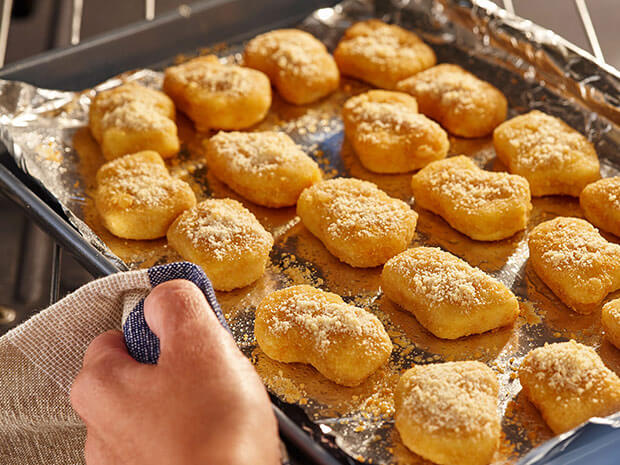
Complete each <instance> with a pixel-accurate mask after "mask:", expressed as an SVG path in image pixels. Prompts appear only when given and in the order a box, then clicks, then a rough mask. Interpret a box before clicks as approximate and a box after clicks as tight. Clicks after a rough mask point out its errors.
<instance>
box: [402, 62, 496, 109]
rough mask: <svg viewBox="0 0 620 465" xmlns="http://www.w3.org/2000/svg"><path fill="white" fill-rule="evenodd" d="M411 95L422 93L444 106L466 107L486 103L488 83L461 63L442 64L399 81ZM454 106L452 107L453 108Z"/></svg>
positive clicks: (470, 107)
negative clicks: (469, 71) (461, 65)
mask: <svg viewBox="0 0 620 465" xmlns="http://www.w3.org/2000/svg"><path fill="white" fill-rule="evenodd" d="M399 88H400V89H401V90H404V91H406V92H409V93H411V94H412V95H414V96H415V95H420V96H422V95H423V96H425V98H427V99H432V100H433V101H436V102H437V105H438V106H441V107H445V108H452V107H457V108H458V110H459V111H463V112H465V111H467V110H471V109H473V108H476V107H478V106H480V105H485V103H484V102H486V101H487V100H488V99H489V98H490V96H489V94H488V90H489V88H490V85H489V84H488V83H486V82H484V81H481V80H480V79H478V78H477V77H476V76H474V75H473V74H471V73H468V72H467V71H465V70H464V69H462V68H461V67H460V66H456V65H450V64H442V65H438V66H435V67H433V68H429V69H427V70H425V71H422V72H420V73H418V74H416V75H415V76H412V77H410V78H408V79H406V80H404V81H402V82H401V83H400V84H399ZM453 110H454V109H453Z"/></svg>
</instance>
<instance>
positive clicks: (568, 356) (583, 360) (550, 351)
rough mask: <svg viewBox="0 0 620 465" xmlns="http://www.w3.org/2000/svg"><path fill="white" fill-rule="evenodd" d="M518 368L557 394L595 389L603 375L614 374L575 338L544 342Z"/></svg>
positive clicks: (605, 376) (578, 393) (594, 352)
mask: <svg viewBox="0 0 620 465" xmlns="http://www.w3.org/2000/svg"><path fill="white" fill-rule="evenodd" d="M521 369H523V370H525V371H526V372H529V373H530V374H532V375H534V376H535V377H536V379H537V380H539V381H540V382H541V383H542V384H545V385H547V386H549V387H550V388H551V389H553V390H555V391H557V392H558V393H559V394H563V393H566V392H569V393H572V394H576V395H582V394H584V393H586V392H588V391H597V390H598V389H599V388H601V387H602V386H603V385H604V384H605V383H604V380H605V379H606V378H609V377H610V376H612V377H613V376H615V374H614V373H613V372H612V371H611V370H609V369H608V368H607V367H606V366H605V365H604V364H603V361H602V360H601V358H600V357H599V356H598V354H597V353H596V351H595V350H594V349H593V348H591V347H588V346H585V345H583V344H579V343H577V342H575V341H574V340H570V341H569V342H560V343H556V344H545V345H544V346H543V347H539V348H537V349H534V350H532V351H531V352H530V353H529V354H528V355H527V357H526V359H525V360H524V362H523V366H522V368H521Z"/></svg>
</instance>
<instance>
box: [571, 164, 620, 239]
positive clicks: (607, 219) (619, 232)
mask: <svg viewBox="0 0 620 465" xmlns="http://www.w3.org/2000/svg"><path fill="white" fill-rule="evenodd" d="M579 204H580V205H581V208H582V209H583V212H584V214H585V216H586V218H587V219H588V221H590V223H592V224H593V225H595V226H598V227H599V228H601V229H604V230H605V231H609V232H610V233H613V234H615V235H616V236H618V237H620V176H614V177H612V178H605V179H601V180H599V181H596V182H593V183H592V184H588V185H587V186H586V187H585V188H584V189H583V191H581V195H580V196H579Z"/></svg>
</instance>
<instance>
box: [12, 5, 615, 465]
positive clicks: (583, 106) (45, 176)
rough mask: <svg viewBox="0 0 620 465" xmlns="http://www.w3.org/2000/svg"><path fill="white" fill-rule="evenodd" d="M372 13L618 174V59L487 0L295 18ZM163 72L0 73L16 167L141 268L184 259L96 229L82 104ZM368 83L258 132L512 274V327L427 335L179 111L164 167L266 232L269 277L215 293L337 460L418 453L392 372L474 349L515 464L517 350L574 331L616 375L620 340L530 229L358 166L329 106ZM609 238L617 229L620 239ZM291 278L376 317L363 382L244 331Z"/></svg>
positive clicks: (321, 23)
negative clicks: (585, 147)
mask: <svg viewBox="0 0 620 465" xmlns="http://www.w3.org/2000/svg"><path fill="white" fill-rule="evenodd" d="M370 17H376V18H381V19H383V20H386V21H390V22H394V23H397V24H400V25H402V26H404V27H406V28H408V29H411V30H413V31H415V32H417V33H419V34H420V35H421V36H422V37H423V38H424V39H425V40H426V41H427V42H428V43H429V44H431V46H432V47H433V49H434V50H435V52H436V54H437V57H438V61H439V62H453V63H457V64H460V65H461V66H463V67H464V68H466V69H468V70H469V71H471V72H473V73H475V74H476V75H478V76H479V77H481V78H482V79H485V80H487V81H489V82H491V83H492V84H494V85H495V86H497V87H498V88H499V89H500V90H502V92H504V94H505V95H506V97H507V98H508V101H509V103H510V114H509V117H512V116H515V115H517V114H520V113H524V112H526V111H528V110H531V109H540V110H543V111H545V112H547V113H550V114H552V115H555V116H558V117H560V118H562V119H563V120H564V121H566V122H567V123H568V124H570V125H571V126H573V127H574V128H575V129H577V130H579V131H580V132H582V133H583V134H585V135H586V136H587V137H588V139H590V140H591V141H592V142H593V143H594V145H595V147H596V150H597V152H598V154H599V157H600V160H601V174H602V175H603V176H604V177H608V176H613V175H616V174H618V173H619V172H620V156H619V155H618V143H619V141H620V127H619V125H620V102H619V98H620V97H619V96H620V75H619V73H618V72H617V71H616V70H615V69H613V68H611V67H608V66H601V65H598V64H596V63H595V62H593V61H592V60H591V59H590V58H589V57H588V56H587V54H586V53H585V52H583V51H581V50H579V49H578V48H576V47H575V46H573V45H571V44H569V43H567V42H566V41H564V40H563V39H561V38H559V37H558V36H556V35H554V34H553V33H552V32H550V31H548V30H545V29H543V28H540V27H538V26H536V25H533V24H532V23H530V22H529V21H526V20H522V19H519V18H515V17H512V16H509V15H508V14H506V13H505V12H504V11H503V10H500V9H498V8H497V7H496V6H495V5H494V4H493V3H491V2H489V1H484V0H476V1H473V2H472V1H468V0H460V1H456V0H437V1H430V0H420V1H404V0H402V1H394V2H383V1H379V0H378V1H376V2H371V1H363V0H348V1H345V2H343V3H341V4H339V5H337V6H335V7H333V8H324V9H321V10H318V11H316V12H315V13H314V14H313V15H312V16H310V17H309V18H307V19H306V21H304V22H303V24H302V25H301V26H300V27H302V28H303V29H306V30H308V31H310V32H312V33H313V34H314V35H316V36H317V37H319V38H320V39H321V40H323V41H324V42H325V43H326V44H327V46H328V47H329V48H330V49H333V48H334V46H335V44H336V43H337V41H338V39H339V37H340V36H341V34H342V32H343V31H344V30H345V29H346V28H347V27H348V26H349V25H351V24H352V23H353V22H355V21H357V20H360V19H366V18H370ZM241 47H242V44H237V45H235V46H226V47H221V46H220V47H218V48H217V49H213V50H212V52H215V53H218V54H219V55H220V56H222V57H223V58H225V59H227V60H229V61H239V60H240V54H239V51H240V50H241ZM161 77H162V76H161V73H160V72H158V71H152V70H138V71H134V72H129V73H127V74H125V75H123V76H121V77H118V78H114V79H111V80H109V81H107V82H105V83H103V84H102V85H100V86H98V87H97V89H89V90H86V91H84V92H80V93H75V92H58V91H51V90H45V89H38V88H34V87H32V86H30V85H27V84H24V83H19V82H8V81H0V112H1V116H0V124H1V128H0V137H1V139H2V141H3V142H4V143H5V144H6V146H7V147H8V149H9V151H10V152H11V153H12V155H13V156H14V158H15V160H16V161H17V163H18V164H19V166H20V167H21V168H22V169H23V170H24V171H25V172H27V173H28V174H30V175H31V176H32V177H33V178H35V179H36V180H38V181H40V182H41V183H42V184H43V185H44V186H45V187H46V188H47V189H48V190H49V191H50V192H51V193H52V194H53V195H54V196H55V197H56V198H57V199H58V201H59V202H60V203H61V205H62V206H63V208H64V210H65V213H66V215H67V217H68V219H69V221H70V222H71V223H72V224H73V225H74V226H75V227H76V228H77V229H78V230H79V231H80V232H81V233H82V235H83V236H84V237H85V239H86V240H87V241H88V242H90V243H91V244H92V245H93V246H94V247H96V248H97V249H98V250H100V251H102V252H103V253H104V254H105V255H106V256H107V257H109V258H110V259H111V260H113V261H115V262H116V263H117V264H118V265H119V266H122V267H128V268H135V267H144V266H151V265H153V264H158V263H163V262H167V261H172V260H178V259H179V258H180V257H179V256H178V255H177V254H176V253H175V252H174V250H171V249H170V248H169V247H168V246H167V244H166V241H165V240H158V241H124V240H121V239H118V238H115V237H114V236H112V235H111V234H109V233H108V232H107V231H106V230H105V229H104V228H103V227H102V225H101V222H100V220H99V218H98V216H97V214H96V211H95V209H94V208H93V202H92V192H93V189H94V174H95V172H96V169H97V167H98V166H100V165H101V163H102V162H103V159H102V157H101V154H100V153H99V150H98V148H97V145H96V144H95V143H94V141H93V140H92V139H91V137H90V135H89V133H88V130H87V129H85V125H86V124H87V119H88V107H89V104H90V101H91V98H92V96H93V95H94V93H95V90H101V89H103V88H108V87H112V86H115V85H118V84H119V83H120V82H121V81H122V80H137V81H139V82H142V83H143V84H145V85H149V86H153V87H159V86H160V85H161ZM366 89H368V87H367V86H366V85H364V84H362V83H359V82H356V81H353V80H348V79H343V83H342V86H341V88H340V90H339V91H337V92H336V93H334V94H333V95H332V96H330V97H328V98H326V99H324V100H323V101H321V102H318V103H316V104H312V105H308V106H304V107H295V106H292V105H288V104H286V103H285V102H283V101H282V100H281V99H279V97H278V96H277V95H274V103H273V107H272V109H271V111H270V113H269V115H268V116H267V118H266V120H265V121H264V122H263V123H261V124H259V125H258V126H257V127H256V128H255V129H257V130H265V129H277V130H281V131H285V132H286V133H288V134H289V135H290V136H291V137H292V138H293V139H294V140H295V141H296V142H298V143H299V144H300V145H301V146H302V147H303V148H304V149H305V150H306V151H307V152H308V153H309V154H310V155H311V156H312V157H313V158H315V159H316V160H317V162H318V163H319V165H320V166H321V168H322V169H323V171H324V173H325V176H326V177H328V178H329V177H334V176H353V177H357V178H362V179H366V180H370V181H372V182H375V183H376V184H377V185H379V187H381V188H382V189H384V190H385V191H386V192H388V193H389V194H390V195H392V196H394V197H399V198H402V199H403V200H405V201H407V202H409V203H410V204H411V205H412V206H413V208H414V209H416V211H418V213H419V214H420V218H419V221H418V228H417V233H416V237H415V239H414V244H413V245H423V244H424V245H433V246H440V247H442V248H444V249H446V250H448V251H450V252H452V253H454V254H456V255H458V256H460V257H461V258H464V259H465V260H467V261H468V262H469V263H471V264H472V265H475V266H478V267H480V268H481V269H483V270H484V271H486V272H488V273H490V274H491V275H493V276H495V277H497V278H498V279H500V280H501V281H502V282H504V283H505V284H506V285H507V286H509V287H510V288H511V289H512V290H513V292H515V294H516V295H517V296H518V297H519V299H520V301H521V316H520V317H519V320H518V322H517V323H516V324H515V326H514V328H504V329H500V330H498V331H494V332H491V333H486V334H483V335H478V336H472V337H468V338H464V339H461V340H457V341H445V340H439V339H437V338H435V337H433V336H432V335H430V334H429V333H427V332H426V331H425V330H424V329H423V328H422V327H421V326H420V325H419V324H418V323H417V322H416V320H415V319H414V318H413V317H412V316H411V315H410V314H408V313H406V312H404V311H402V310H401V309H399V308H398V307H396V306H395V305H394V304H392V303H391V302H389V300H388V299H386V298H385V297H384V296H383V295H382V293H381V290H380V287H379V279H378V278H379V273H380V269H379V268H376V269H354V268H351V267H349V266H347V265H344V264H342V263H340V262H339V261H338V260H337V259H335V258H334V257H332V256H331V255H330V254H329V253H328V252H326V251H325V249H324V248H323V246H322V245H321V243H320V242H319V241H318V240H316V239H315V238H314V237H312V235H311V234H309V232H308V231H307V230H305V228H304V227H303V225H301V224H300V222H299V219H298V218H297V217H296V216H295V211H294V208H284V209H268V208H262V207H258V206H256V205H252V204H251V203H249V202H247V201H244V200H243V199H241V198H239V197H238V196H237V195H236V194H234V193H233V192H232V191H230V190H229V189H228V188H227V187H226V186H225V185H223V184H222V183H221V182H219V181H218V180H217V179H216V178H215V177H213V175H212V174H211V173H210V172H209V170H208V167H207V166H205V163H204V159H203V157H202V145H201V144H202V141H203V140H204V138H206V137H208V136H209V135H208V134H196V133H195V132H194V130H193V128H192V126H191V124H189V122H188V121H187V120H186V119H184V118H183V117H182V116H181V117H180V118H179V121H178V123H179V133H180V136H181V138H182V140H183V149H182V151H181V153H180V154H179V156H178V157H177V158H176V159H175V160H174V161H172V162H170V164H169V167H170V170H171V172H172V174H173V175H175V176H178V177H181V178H183V179H186V180H187V181H188V182H190V184H191V185H192V186H193V188H194V190H195V191H196V193H197V195H198V197H199V198H200V199H202V198H206V197H211V196H212V197H232V198H236V199H238V200H240V201H243V202H244V205H245V206H246V207H247V208H249V209H250V210H251V211H252V212H253V213H254V214H255V215H256V216H257V218H258V219H259V221H261V223H262V224H263V225H264V226H265V227H266V228H267V229H268V230H269V231H271V232H272V234H273V235H274V238H275V246H274V249H273V251H272V254H271V262H272V264H271V265H270V266H269V268H268V269H267V272H266V273H265V276H264V277H263V278H261V279H260V280H259V281H257V282H256V283H255V284H253V285H251V286H248V287H246V288H243V289H240V290H237V291H233V292H229V293H219V295H218V297H219V300H220V302H221V304H222V307H223V308H224V310H225V313H226V316H227V318H228V320H229V322H230V325H231V328H232V330H233V333H234V335H235V337H236V339H237V342H238V343H239V345H240V347H241V348H242V350H244V352H245V353H246V354H247V355H248V356H249V357H250V358H251V359H252V361H253V362H254V363H255V366H256V368H257V370H258V372H259V374H260V375H261V376H262V378H263V380H264V381H265V383H266V385H267V386H268V388H269V390H270V391H271V392H272V394H273V395H274V396H275V398H277V399H278V401H279V402H280V404H281V405H282V407H283V409H284V410H285V411H286V412H287V413H288V414H289V415H291V416H292V417H293V418H294V419H295V421H298V422H300V423H302V424H303V425H304V427H305V428H306V429H307V430H308V431H309V432H310V433H311V434H312V435H313V436H314V437H315V438H316V439H317V440H320V441H321V442H323V443H325V444H327V445H328V446H330V447H332V448H333V449H334V450H335V451H336V452H335V453H337V454H338V453H342V452H344V454H346V456H347V457H348V458H346V460H348V461H350V462H353V461H354V459H355V460H359V461H364V462H366V463H399V464H415V463H423V462H424V461H423V460H422V459H420V458H419V457H417V456H415V455H414V454H412V453H410V452H409V451H407V450H406V448H405V447H404V446H403V444H402V442H401V441H400V438H399V436H398V434H397V433H396V432H395V431H394V428H393V418H392V415H393V398H392V394H393V389H394V386H395V383H396V381H397V379H398V375H399V373H400V372H402V370H404V369H406V368H408V367H410V366H411V365H412V364H414V363H429V362H437V361H447V360H466V359H478V360H481V361H483V362H486V363H488V364H489V366H491V367H492V368H493V369H494V370H495V371H496V372H497V375H498V378H499V380H500V383H501V391H500V404H499V410H500V412H501V413H502V414H503V421H502V427H503V435H502V440H501V446H500V449H499V451H498V453H497V454H496V456H495V458H494V463H512V462H515V461H517V460H518V459H519V458H521V457H523V456H525V454H527V453H528V452H529V451H530V450H531V449H532V448H534V447H536V446H538V445H540V444H542V443H543V442H544V441H546V440H548V439H551V438H552V434H551V432H550V431H549V430H548V428H547V427H546V426H545V424H544V422H543V421H542V419H541V418H540V416H539V415H538V413H537V412H536V410H535V409H534V407H533V406H532V405H531V404H529V403H528V402H527V400H525V399H524V396H523V395H522V394H520V385H519V382H518V379H516V376H515V373H516V370H517V369H518V367H519V364H520V361H521V360H522V358H523V357H524V355H525V354H526V353H527V352H528V351H529V350H531V349H532V348H533V347H537V346H540V345H542V344H543V343H544V342H554V341H563V340H567V339H569V338H574V339H576V340H578V341H580V342H583V343H586V344H589V345H591V346H593V347H595V348H596V349H597V351H598V352H599V354H600V355H601V357H602V358H603V360H604V361H605V362H606V363H607V364H608V366H610V368H612V369H614V370H615V371H616V372H619V371H620V357H619V355H618V351H617V350H616V349H614V348H613V347H612V346H611V345H610V344H609V343H608V342H605V341H604V340H603V338H602V337H601V328H600V320H599V317H598V316H597V315H590V316H584V315H577V314H576V313H574V312H572V311H570V310H569V309H567V308H566V307H565V306H564V305H563V304H562V303H561V302H559V300H558V299H557V298H555V296H554V295H553V294H552V293H551V292H550V290H549V289H548V288H547V287H546V286H545V285H544V284H543V283H542V282H541V281H540V279H539V278H538V277H537V276H536V274H535V273H534V272H533V270H532V269H531V267H530V266H529V265H528V263H527V256H528V250H527V243H526V237H527V231H526V232H523V233H518V234H516V235H515V236H514V237H512V238H509V239H506V240H504V241H499V242H493V243H481V242H476V241H472V240H470V239H468V238H467V237H465V236H463V235H461V234H459V233H457V232H456V231H454V230H453V229H452V228H450V227H449V226H448V225H447V224H446V223H445V222H444V221H443V220H441V219H440V218H439V217H437V216H435V215H432V214H430V213H429V212H426V211H424V210H421V209H419V208H418V207H416V206H415V202H414V200H413V199H412V197H411V193H410V188H409V180H410V175H409V174H405V175H378V174H374V173H370V172H368V171H366V170H365V169H364V168H363V167H362V166H361V165H360V163H359V161H358V160H357V158H356V156H355V154H354V153H353V152H352V149H351V147H350V145H349V144H348V142H347V141H346V140H345V138H344V135H343V132H342V122H341V120H340V108H341V106H342V103H343V102H344V101H345V100H346V98H348V97H349V96H350V95H354V94H356V93H359V92H362V91H364V90H366ZM450 142H451V150H450V153H451V154H460V153H465V154H467V155H469V156H471V157H472V158H474V159H475V160H476V161H477V162H478V163H479V164H480V165H481V166H484V167H485V168H487V169H491V170H504V169H505V167H503V166H502V165H501V164H500V163H499V162H498V161H497V160H496V158H495V154H494V151H493V146H492V143H491V140H490V138H484V139H475V140H466V139H459V138H454V137H451V139H450ZM533 204H534V211H533V212H532V219H531V221H530V224H529V226H528V230H530V229H531V228H533V227H534V226H535V225H536V224H538V223H540V222H541V221H544V220H547V219H550V218H553V217H554V216H557V215H565V216H583V213H582V212H581V210H580V208H579V203H578V201H577V200H576V199H573V198H568V197H545V198H536V199H533ZM607 237H608V238H609V239H610V240H614V241H618V238H617V237H613V236H607ZM300 283H309V284H312V285H315V286H317V287H320V288H323V289H326V290H331V291H333V292H336V293H338V294H340V295H342V296H343V298H344V299H345V300H346V301H347V302H350V303H354V304H356V305H358V306H361V307H364V308H366V309H368V310H370V311H372V312H374V313H375V314H376V315H378V316H379V318H380V319H381V320H382V321H383V322H384V324H385V325H386V328H387V329H388V332H389V333H390V336H391V337H392V340H393V341H394V345H395V348H394V353H393V354H392V357H391V360H390V362H389V365H388V366H387V367H385V368H383V369H381V370H379V372H377V373H376V374H374V375H373V376H371V377H370V378H369V380H367V381H366V382H365V383H363V384H362V386H360V387H358V388H343V387H340V386H336V385H334V384H333V383H330V382H328V381H327V380H325V379H324V378H322V377H321V376H320V375H318V373H316V372H315V371H314V370H313V369H311V368H309V367H306V366H300V365H294V364H293V365H285V364H281V363H277V362H274V361H272V360H269V359H268V358H267V357H266V356H265V355H264V354H263V353H262V352H261V351H260V349H258V348H257V347H256V342H255V339H254V336H253V319H254V310H255V308H256V305H257V304H258V302H260V300H261V299H262V297H263V296H264V295H266V294H267V293H269V292H271V291H273V290H275V289H278V288H281V287H285V286H288V285H291V284H300ZM619 294H620V293H618V292H616V293H615V294H612V295H610V298H613V297H618V295H619ZM360 356H363V355H360ZM300 412H304V413H305V415H307V418H309V420H310V421H309V422H308V420H307V419H306V418H305V417H304V416H303V415H301V414H300ZM596 424H597V425H601V424H603V425H606V426H607V427H609V428H618V427H620V420H619V419H618V416H617V415H616V416H615V420H614V419H613V418H611V417H610V418H609V419H599V420H597V421H596ZM586 428H587V426H586ZM580 434H581V430H579V431H577V432H571V433H567V434H564V435H562V436H559V437H557V438H555V439H553V440H552V441H549V442H547V443H546V444H545V445H544V447H543V448H541V449H537V450H535V451H533V452H532V453H531V454H529V455H528V456H527V457H526V458H524V460H526V461H527V462H524V463H528V464H533V463H537V461H538V460H540V459H541V457H545V456H552V455H553V454H557V452H558V450H562V449H563V448H564V447H566V446H567V445H569V444H571V442H573V440H575V439H576V438H578V437H579V435H580ZM338 451H340V452H338ZM342 457H344V455H342Z"/></svg>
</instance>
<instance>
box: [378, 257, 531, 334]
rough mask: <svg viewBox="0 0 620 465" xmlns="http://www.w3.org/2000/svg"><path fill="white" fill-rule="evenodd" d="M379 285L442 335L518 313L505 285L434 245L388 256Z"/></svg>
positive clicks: (486, 326)
mask: <svg viewBox="0 0 620 465" xmlns="http://www.w3.org/2000/svg"><path fill="white" fill-rule="evenodd" d="M381 288H382V289H383V292H384V293H385V295H386V296H387V297H388V298H389V299H391V300H393V301H394V302H396V303H397V304H398V305H400V306H401V307H403V308H404V309H405V310H407V311H409V312H411V313H413V315H414V316H415V317H416V319H417V320H418V321H419V322H420V324H421V325H422V326H424V327H425V328H426V329H427V330H429V331H430V332H431V333H433V334H434V335H435V336H437V337H441V338H444V339H457V338H459V337H462V336H468V335H470V334H478V333H484V332H485V331H490V330H492V329H495V328H499V327H502V326H506V325H509V324H512V323H513V322H514V321H515V319H516V318H517V316H518V315H519V302H517V298H516V297H515V296H514V294H513V293H512V292H510V290H509V289H508V288H507V287H506V286H504V285H503V284H502V283H501V282H499V281H498V280H496V279H495V278H492V277H491V276H489V275H487V274H486V273H484V272H483V271H481V270H480V269H478V268H474V267H473V266H471V265H469V264H468V263H467V262H465V261H464V260H461V259H460V258H458V257H456V256H454V255H452V254H451V253H448V252H444V251H443V250H441V249H438V248H435V247H416V248H413V249H409V250H406V251H405V252H403V253H400V254H398V255H397V256H395V257H394V258H392V259H390V260H389V261H388V262H387V263H386V264H385V266H384V267H383V272H382V273H381Z"/></svg>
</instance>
